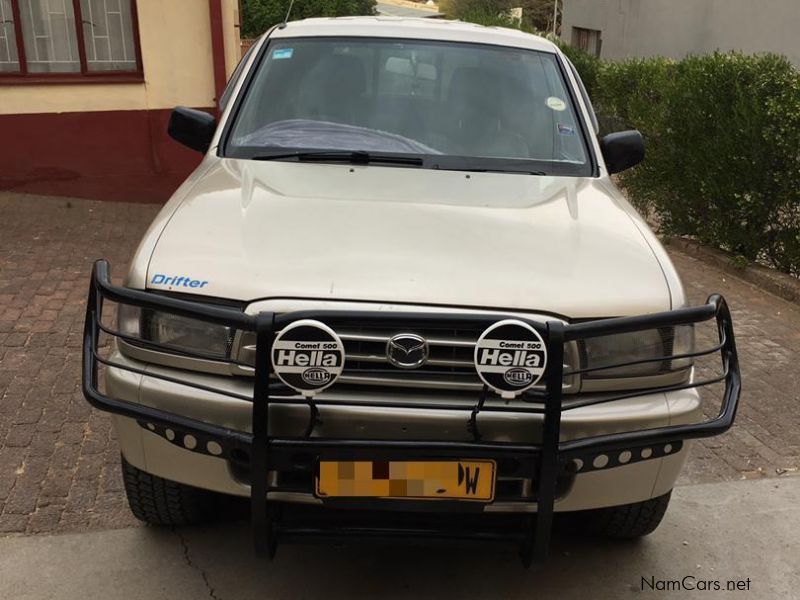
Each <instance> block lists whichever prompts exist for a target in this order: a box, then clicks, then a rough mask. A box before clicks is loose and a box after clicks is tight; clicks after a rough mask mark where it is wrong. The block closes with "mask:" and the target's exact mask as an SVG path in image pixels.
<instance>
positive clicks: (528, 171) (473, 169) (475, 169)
mask: <svg viewBox="0 0 800 600" xmlns="http://www.w3.org/2000/svg"><path fill="white" fill-rule="evenodd" d="M443 168H445V169H446V170H448V171H465V172H467V173H517V174H518V175H538V176H545V175H548V173H545V172H544V171H536V170H533V169H500V168H495V169H492V168H485V167H470V168H465V167H443Z"/></svg>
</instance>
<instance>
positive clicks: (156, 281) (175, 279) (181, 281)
mask: <svg viewBox="0 0 800 600" xmlns="http://www.w3.org/2000/svg"><path fill="white" fill-rule="evenodd" d="M150 285H165V286H167V287H185V288H204V287H206V286H207V285H208V281H205V280H203V279H194V278H193V277H187V276H186V275H164V274H163V273H156V274H155V275H153V278H152V279H151V280H150Z"/></svg>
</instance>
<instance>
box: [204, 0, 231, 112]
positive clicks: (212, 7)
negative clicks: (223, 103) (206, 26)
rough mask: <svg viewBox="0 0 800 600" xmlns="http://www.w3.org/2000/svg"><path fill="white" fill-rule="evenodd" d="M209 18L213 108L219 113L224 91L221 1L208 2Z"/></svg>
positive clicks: (226, 78) (223, 41)
mask: <svg viewBox="0 0 800 600" xmlns="http://www.w3.org/2000/svg"><path fill="white" fill-rule="evenodd" d="M208 12H209V16H210V17H211V57H212V63H213V66H214V94H215V96H216V97H215V98H214V106H215V108H216V109H217V111H219V99H220V98H222V92H223V91H225V83H226V82H227V80H228V77H227V75H226V73H225V30H224V29H223V26H222V0H208Z"/></svg>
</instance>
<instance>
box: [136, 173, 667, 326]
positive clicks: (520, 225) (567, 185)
mask: <svg viewBox="0 0 800 600" xmlns="http://www.w3.org/2000/svg"><path fill="white" fill-rule="evenodd" d="M637 219H638V217H637V216H636V215H635V213H634V212H633V210H632V209H631V207H630V205H628V204H627V202H625V200H624V199H622V198H621V197H620V196H619V194H618V193H616V192H615V191H614V190H613V188H612V187H611V186H609V185H607V184H606V183H605V182H604V181H603V180H601V179H594V178H575V177H537V176H531V175H523V174H500V173H463V172H454V171H436V170H427V169H409V168H394V167H378V166H360V165H359V166H356V165H353V166H350V165H338V164H336V165H331V164H306V163H296V162H276V161H272V162H256V161H243V160H233V159H221V160H217V161H215V163H214V164H213V165H212V166H211V167H210V168H208V169H207V170H206V171H205V172H204V173H203V174H202V175H201V176H198V177H196V181H195V182H194V185H193V187H192V188H191V190H190V191H189V193H188V194H187V197H186V199H185V200H184V201H183V202H182V203H181V205H180V206H179V207H178V209H177V210H176V211H175V212H174V213H173V214H172V216H171V218H170V219H169V220H168V221H167V224H166V226H165V227H164V230H163V232H162V233H161V235H160V237H159V240H158V242H157V244H156V246H155V249H154V251H153V253H152V256H151V259H150V263H149V266H148V271H147V287H148V288H152V289H161V290H173V291H179V292H183V293H189V294H199V295H203V296H209V297H218V298H226V299H235V300H243V301H252V300H256V299H264V298H302V299H320V300H356V301H375V302H381V303H411V304H424V305H447V306H459V307H480V308H497V309H514V310H531V311H537V312H549V313H553V314H559V315H564V316H567V317H591V316H612V315H625V314H638V313H646V312H653V311H658V310H667V309H669V308H670V290H669V289H668V286H667V282H666V279H665V276H664V273H663V271H662V268H661V265H660V264H659V261H658V260H657V259H656V256H655V255H654V253H653V249H652V248H651V244H653V243H654V242H653V240H649V239H646V238H645V235H644V234H643V233H642V227H641V226H637ZM178 277H183V278H184V279H176V278H178Z"/></svg>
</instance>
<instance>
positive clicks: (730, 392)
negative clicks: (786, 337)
mask: <svg viewBox="0 0 800 600" xmlns="http://www.w3.org/2000/svg"><path fill="white" fill-rule="evenodd" d="M104 299H107V300H109V301H112V302H118V303H124V304H130V305H134V306H140V307H144V308H151V309H157V310H164V311H167V312H172V313H175V314H178V315H182V316H186V317H191V318H196V319H201V320H207V321H210V322H214V323H219V324H225V325H228V326H231V327H234V328H237V329H240V330H245V331H252V332H255V334H256V337H257V343H256V346H257V349H256V365H257V366H256V369H255V377H254V380H253V386H252V388H251V389H250V390H249V391H248V392H246V393H242V392H241V390H239V391H235V392H231V391H230V390H225V389H220V388H218V387H214V386H213V385H207V384H206V383H205V382H198V381H197V380H191V381H190V380H188V379H186V378H183V379H182V378H180V377H176V376H175V374H174V373H170V372H169V371H166V370H159V369H152V368H147V367H146V366H145V368H142V365H136V364H135V363H132V362H131V361H126V360H122V359H120V358H119V357H116V360H115V358H114V357H112V358H111V359H107V358H103V357H102V356H101V355H100V354H99V353H98V347H99V337H100V334H101V332H103V333H106V334H109V335H112V336H116V337H117V338H122V339H124V336H121V335H120V334H119V333H117V332H115V331H113V330H111V329H109V328H108V327H105V326H103V325H102V323H101V316H102V307H103V300H104ZM334 317H335V318H337V319H342V318H348V319H352V320H353V321H358V320H359V319H366V318H374V313H369V314H367V313H364V314H362V313H359V312H356V311H347V312H346V313H345V312H343V311H302V312H295V313H288V314H281V315H275V314H271V313H261V314H259V315H256V316H251V315H246V314H244V313H241V312H239V311H236V310H233V309H228V308H221V307H218V306H212V305H206V304H200V303H196V302H189V301H184V300H178V299H175V298H171V297H165V296H161V295H157V294H152V293H148V292H142V291H138V290H129V289H127V288H121V287H116V286H113V285H111V284H110V281H109V276H108V265H107V263H105V262H104V261H98V263H96V265H95V268H94V271H93V275H92V282H91V288H90V295H89V301H88V303H87V315H86V327H85V333H84V361H83V388H84V394H85V396H86V398H87V400H88V401H89V402H90V403H91V404H92V405H94V406H95V407H97V408H99V409H101V410H106V411H109V412H112V413H115V414H116V415H119V416H121V417H128V418H130V419H133V420H135V421H136V422H137V423H138V425H139V426H140V427H142V428H145V429H147V430H149V431H150V432H152V433H155V434H157V435H159V436H160V437H161V438H163V442H165V443H168V444H172V445H174V446H175V449H176V451H179V452H181V453H185V452H184V451H185V450H190V451H192V452H194V453H198V454H200V455H206V456H208V457H209V459H211V458H223V459H225V460H227V462H228V464H230V465H235V466H236V467H237V468H238V470H239V472H240V473H242V474H245V476H246V479H247V481H248V483H249V484H250V485H249V491H250V497H251V505H252V507H251V508H252V518H253V525H254V531H255V540H256V547H257V549H259V550H264V549H269V550H274V546H275V543H276V541H277V540H278V539H298V538H302V537H303V535H304V532H305V533H309V534H310V535H312V537H320V535H321V534H323V533H328V534H332V535H335V534H336V532H337V531H338V532H339V533H342V531H341V529H336V528H333V529H332V530H331V531H328V532H323V531H320V530H319V528H308V527H306V526H303V525H299V526H298V525H297V524H291V523H283V522H280V520H278V519H276V518H275V516H274V515H275V512H274V510H273V505H274V502H273V500H275V499H276V496H275V493H274V492H280V491H281V490H280V489H278V487H277V485H276V482H275V481H274V479H273V480H270V478H269V477H268V473H271V472H272V473H274V472H292V471H297V472H306V473H308V472H309V471H310V470H313V468H314V465H315V464H316V461H317V460H319V459H324V460H381V459H385V460H392V459H405V460H413V459H419V460H431V459H465V458H471V459H480V458H487V459H494V460H496V461H497V462H498V464H499V465H504V467H503V469H504V470H503V469H501V472H500V474H501V475H505V476H507V477H518V478H521V479H526V480H528V481H530V482H532V489H531V490H530V491H529V492H530V494H529V500H528V504H529V505H530V504H531V503H533V505H534V506H535V509H536V512H537V518H536V522H535V526H534V525H531V527H530V529H529V530H526V531H524V532H522V533H519V535H517V536H516V537H517V538H518V541H519V542H520V544H521V547H522V551H523V556H524V557H526V559H527V560H530V559H531V558H534V559H537V560H543V559H544V558H545V557H546V554H547V548H548V546H549V537H550V529H551V523H552V515H553V511H554V505H555V502H556V499H557V498H558V497H559V496H560V495H563V492H564V485H565V481H566V482H569V481H574V480H575V479H576V477H577V478H582V479H584V480H588V479H591V476H592V475H594V473H595V472H598V473H599V472H603V473H604V474H605V473H608V472H610V471H613V470H614V469H622V468H624V469H626V470H628V469H635V468H637V463H640V462H641V463H647V462H648V461H653V460H662V461H663V460H670V461H671V467H670V468H673V469H675V465H676V464H677V468H679V467H680V463H681V462H682V460H683V458H684V457H685V452H682V451H681V449H682V447H683V443H684V441H685V440H689V439H693V438H700V437H708V436H712V435H717V434H719V433H722V432H724V431H725V430H727V429H728V428H729V427H730V426H731V424H732V423H733V420H734V417H735V413H736V405H737V402H738V398H739V393H740V387H741V386H740V374H739V368H738V361H737V355H736V348H735V342H734V335H733V328H732V324H731V318H730V313H729V310H728V308H727V305H726V303H725V301H724V299H723V298H721V297H720V296H712V297H711V298H709V302H708V304H706V305H704V306H700V307H697V308H687V309H680V310H676V311H671V312H666V313H658V314H652V315H645V316H641V317H626V318H616V319H605V320H599V321H592V322H586V323H580V324H574V325H564V324H563V323H561V322H558V321H551V322H548V323H546V324H545V325H544V326H542V324H539V323H533V322H531V323H530V324H531V325H532V326H534V327H536V328H537V329H538V330H539V331H540V333H541V335H542V337H543V338H544V341H545V343H546V345H547V350H548V356H550V357H551V358H550V362H549V364H550V365H551V366H549V367H548V370H547V372H546V373H545V379H546V390H545V391H544V392H543V393H542V394H541V402H540V403H538V404H534V403H531V404H530V405H526V406H519V405H515V406H514V407H513V408H509V407H507V406H503V405H502V404H490V403H484V401H483V399H484V398H485V395H481V397H480V398H476V399H475V405H474V407H473V408H472V410H471V411H468V412H469V416H468V417H467V419H468V424H469V425H470V426H471V429H470V431H471V439H429V438H425V437H424V436H420V437H419V438H418V439H413V438H410V439H409V438H407V439H375V438H374V437H369V436H363V435H362V436H358V437H355V436H347V437H341V436H339V435H335V433H334V431H333V429H331V431H330V432H326V435H324V436H322V437H311V436H310V432H311V431H312V430H314V429H315V427H314V418H315V416H317V415H318V414H319V412H318V411H321V410H326V411H327V410H329V411H330V412H331V413H332V414H333V413H335V412H336V411H337V410H347V409H346V408H344V409H343V407H342V403H341V401H340V400H335V399H325V398H324V397H319V398H317V399H315V400H314V402H313V404H312V403H310V401H309V400H307V399H304V398H299V397H292V396H291V395H290V394H287V393H286V390H285V389H281V387H280V386H277V385H275V384H273V383H270V372H269V371H270V366H269V358H268V357H269V352H270V348H271V344H272V340H273V338H274V335H275V332H277V331H278V330H280V329H281V328H282V327H284V326H286V325H287V324H289V323H291V322H293V321H296V320H299V319H303V318H313V319H317V320H320V321H322V322H325V320H326V318H334ZM382 318H385V319H386V320H387V323H390V322H397V323H401V322H402V321H403V319H406V318H409V315H405V314H401V313H392V314H387V315H384V316H382ZM413 318H415V319H416V320H420V319H430V321H431V322H441V321H443V320H446V321H448V323H453V324H456V323H470V324H471V325H475V324H478V323H479V324H481V325H482V326H486V327H488V326H489V325H491V324H492V323H494V322H495V321H497V320H499V319H500V318H501V317H498V316H497V315H486V314H480V315H464V314H454V315H450V314H444V315H443V314H442V313H441V312H437V313H431V314H420V313H416V312H415V313H414V314H413ZM711 319H714V320H715V321H716V325H717V331H718V333H719V344H718V345H716V346H715V347H713V348H711V349H709V350H705V351H702V352H696V353H693V354H692V355H690V356H702V355H708V354H712V353H719V354H720V356H721V374H719V375H718V376H716V377H714V378H712V379H708V380H703V381H692V382H689V383H685V384H680V385H672V386H667V387H663V388H657V389H654V390H648V392H647V395H655V396H659V395H661V396H662V397H663V398H666V399H667V402H668V403H669V402H670V401H674V400H681V399H684V400H687V399H688V404H687V406H688V405H691V404H692V402H691V399H692V398H696V396H694V395H693V392H694V390H695V388H697V387H700V386H704V385H708V384H710V383H718V382H724V385H725V390H724V394H723V401H722V406H721V408H720V410H719V412H718V414H717V415H716V417H714V418H712V419H710V420H707V421H703V422H700V423H696V422H695V423H682V424H674V423H675V421H671V422H670V423H669V424H666V423H664V424H659V423H647V422H646V420H645V421H643V422H642V423H639V424H638V425H634V426H636V427H638V428H637V429H634V430H627V431H611V432H603V431H602V429H601V430H594V431H593V430H592V429H591V428H589V429H588V430H587V429H586V428H583V430H582V429H581V428H580V427H575V428H572V429H573V432H572V433H569V432H570V425H569V423H570V422H571V421H573V420H575V419H573V417H572V415H574V414H579V413H580V411H581V410H583V411H586V410H587V409H590V407H593V406H594V407H596V406H599V405H601V404H602V405H607V406H608V405H610V404H609V403H614V405H619V404H620V403H622V404H624V403H625V402H626V401H628V400H630V399H638V398H641V397H642V395H643V394H642V392H632V393H626V394H616V395H613V397H610V396H609V395H608V394H606V395H605V396H602V397H598V398H589V399H582V400H580V401H577V402H574V401H571V402H565V401H564V399H563V397H562V381H563V378H564V376H565V374H564V372H563V366H562V364H563V360H562V354H563V347H564V343H565V342H569V341H573V340H577V339H582V338H590V337H595V336H600V335H609V334H615V333H625V332H631V331H637V330H642V329H653V328H658V327H670V326H675V325H681V324H690V323H696V322H702V321H708V320H711ZM187 356H191V354H188V353H187ZM687 357H688V355H687ZM664 359H665V357H660V358H659V359H655V360H658V361H661V360H664ZM655 360H654V362H655ZM99 363H101V364H104V365H106V366H107V367H108V368H109V369H110V370H113V371H110V372H114V373H116V374H117V375H116V376H117V378H118V379H120V376H119V372H120V371H123V372H127V373H129V374H131V375H132V376H139V377H141V378H142V380H144V379H145V378H155V379H158V380H160V381H162V382H164V383H165V385H169V386H184V387H186V388H187V389H189V388H193V389H196V390H197V393H198V394H221V395H222V396H228V397H229V398H231V399H232V400H235V401H237V402H238V403H244V405H243V406H244V409H245V412H246V413H249V416H250V426H249V427H246V426H245V427H241V423H240V424H239V425H238V426H236V425H232V424H230V423H231V421H230V420H229V419H223V420H221V421H218V422H223V423H226V424H228V426H221V425H219V424H214V423H209V422H207V421H206V420H203V416H202V415H198V416H199V417H200V418H198V417H197V416H196V417H192V416H190V415H191V413H184V412H180V413H179V412H173V411H171V410H165V409H164V408H163V407H158V408H156V407H153V406H147V405H145V404H137V403H135V402H131V401H130V399H128V400H123V399H120V395H121V396H123V397H125V396H126V395H125V394H120V395H116V396H115V395H114V394H113V390H112V389H111V387H108V389H107V391H108V394H103V393H101V392H100V391H99V388H98V364H99ZM618 366H624V365H618ZM112 387H113V386H112ZM334 388H335V386H334ZM334 388H332V389H334ZM241 408H242V407H241V406H240V409H239V412H240V413H241ZM385 408H386V409H391V408H392V407H391V406H388V407H385ZM394 408H397V409H400V410H406V411H408V410H413V411H414V412H419V413H422V415H424V413H425V412H431V411H435V412H436V413H437V414H445V415H446V414H448V413H455V412H458V413H459V414H460V415H462V416H461V417H459V418H461V419H463V418H464V417H463V413H464V405H463V403H459V404H453V405H448V404H446V403H436V404H433V403H418V404H414V406H413V407H411V408H410V407H409V406H408V405H405V406H403V407H399V406H398V407H394ZM695 408H696V404H695ZM297 409H302V410H303V411H304V414H305V415H309V416H310V417H307V418H309V427H308V428H306V435H294V436H290V435H287V433H286V431H287V428H286V427H281V426H276V422H278V423H279V418H281V417H279V415H281V414H283V416H284V418H288V417H286V415H288V414H291V413H292V411H294V413H295V414H297ZM358 409H359V410H365V409H366V410H370V409H374V406H372V407H371V406H369V405H361V406H359V407H358ZM565 415H568V416H566V417H565ZM422 418H423V420H424V417H422ZM492 418H499V419H501V420H502V419H504V418H505V419H511V420H512V421H516V423H517V427H518V429H519V426H520V425H521V426H522V430H523V431H524V430H525V428H526V427H527V425H526V424H531V426H530V435H529V437H528V438H527V439H525V436H524V435H523V436H522V439H519V438H520V436H519V435H514V436H510V439H509V436H503V435H502V434H501V435H493V434H492V430H491V428H490V427H483V423H484V422H486V421H491V419H492ZM479 419H481V420H479ZM679 420H680V419H679ZM562 421H563V422H562ZM577 421H578V422H579V421H580V419H577ZM333 422H334V423H335V419H334V420H333ZM462 422H463V421H462ZM119 423H120V424H121V429H125V428H126V427H130V425H131V423H130V422H127V421H126V420H119ZM295 429H296V428H295ZM624 429H628V428H624ZM289 430H291V428H289ZM500 431H502V428H501V430H500ZM564 433H566V434H567V435H563V434H564ZM443 437H446V436H443ZM667 455H670V456H669V457H668V458H667V459H665V458H664V457H666V456H667ZM215 462H217V463H219V462H220V461H215ZM271 492H272V493H271ZM278 498H279V496H278ZM337 504H338V505H347V504H348V503H347V502H341V501H339V502H338V503H337ZM351 504H352V503H351ZM364 504H365V503H363V502H359V505H364ZM366 504H368V505H369V504H381V505H383V506H386V505H387V502H386V501H377V500H376V501H373V502H372V503H366ZM388 504H391V503H390V502H389V503H388ZM435 505H436V508H437V509H457V510H464V505H462V504H455V505H454V504H452V503H449V502H446V501H443V500H442V501H437V502H436V503H435ZM402 506H403V508H413V505H412V504H410V503H409V501H403V504H402ZM430 507H431V503H430V502H428V503H426V506H425V508H426V509H430ZM383 531H384V533H389V534H391V533H393V532H394V533H397V534H402V533H407V531H406V530H403V531H400V530H399V529H398V530H397V531H396V532H395V531H394V530H393V529H392V528H391V527H389V528H384V529H383ZM428 533H433V534H435V533H436V532H435V531H434V532H428ZM439 533H441V534H442V535H443V536H447V535H448V532H447V531H444V530H443V531H442V532H439Z"/></svg>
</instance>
